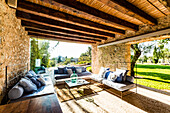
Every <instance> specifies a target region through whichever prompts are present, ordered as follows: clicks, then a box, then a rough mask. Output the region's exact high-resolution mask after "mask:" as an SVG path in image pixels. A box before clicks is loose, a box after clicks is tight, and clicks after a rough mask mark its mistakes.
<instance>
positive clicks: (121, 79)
mask: <svg viewBox="0 0 170 113" xmlns="http://www.w3.org/2000/svg"><path fill="white" fill-rule="evenodd" d="M122 81H123V73H120V74H119V75H118V76H117V79H116V82H122Z"/></svg>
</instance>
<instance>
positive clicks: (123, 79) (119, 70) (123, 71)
mask: <svg viewBox="0 0 170 113" xmlns="http://www.w3.org/2000/svg"><path fill="white" fill-rule="evenodd" d="M116 72H122V73H123V75H122V76H123V78H122V81H123V82H125V81H126V74H127V72H128V70H123V69H118V68H116Z"/></svg>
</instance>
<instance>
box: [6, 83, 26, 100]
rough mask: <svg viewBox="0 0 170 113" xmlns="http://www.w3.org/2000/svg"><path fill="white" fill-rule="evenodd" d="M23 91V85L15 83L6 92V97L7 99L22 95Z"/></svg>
mask: <svg viewBox="0 0 170 113" xmlns="http://www.w3.org/2000/svg"><path fill="white" fill-rule="evenodd" d="M23 93H24V89H23V87H21V86H19V85H18V84H17V85H16V86H14V87H13V88H12V89H11V90H10V91H9V92H8V97H9V99H18V98H20V97H21V96H22V95H23Z"/></svg>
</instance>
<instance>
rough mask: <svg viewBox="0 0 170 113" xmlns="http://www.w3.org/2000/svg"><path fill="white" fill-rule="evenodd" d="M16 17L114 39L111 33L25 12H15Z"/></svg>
mask: <svg viewBox="0 0 170 113" xmlns="http://www.w3.org/2000/svg"><path fill="white" fill-rule="evenodd" d="M16 16H17V17H18V18H19V19H21V20H24V19H27V20H29V21H31V20H33V21H37V22H42V23H45V24H49V25H53V26H55V27H58V28H62V29H68V30H72V31H79V32H81V31H82V32H86V33H89V34H90V33H92V34H96V35H99V36H104V37H112V38H113V37H115V34H112V33H107V32H102V31H98V30H94V29H89V28H85V27H81V26H77V25H72V24H69V23H65V22H61V21H57V20H53V19H49V18H46V17H41V16H38V15H34V14H30V13H25V12H22V11H17V12H16Z"/></svg>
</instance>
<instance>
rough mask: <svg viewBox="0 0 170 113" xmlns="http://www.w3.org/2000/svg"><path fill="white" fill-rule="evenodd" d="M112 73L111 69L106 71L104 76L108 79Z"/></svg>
mask: <svg viewBox="0 0 170 113" xmlns="http://www.w3.org/2000/svg"><path fill="white" fill-rule="evenodd" d="M110 73H111V71H106V72H105V73H104V76H103V78H104V79H107V78H108V76H109V74H110Z"/></svg>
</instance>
